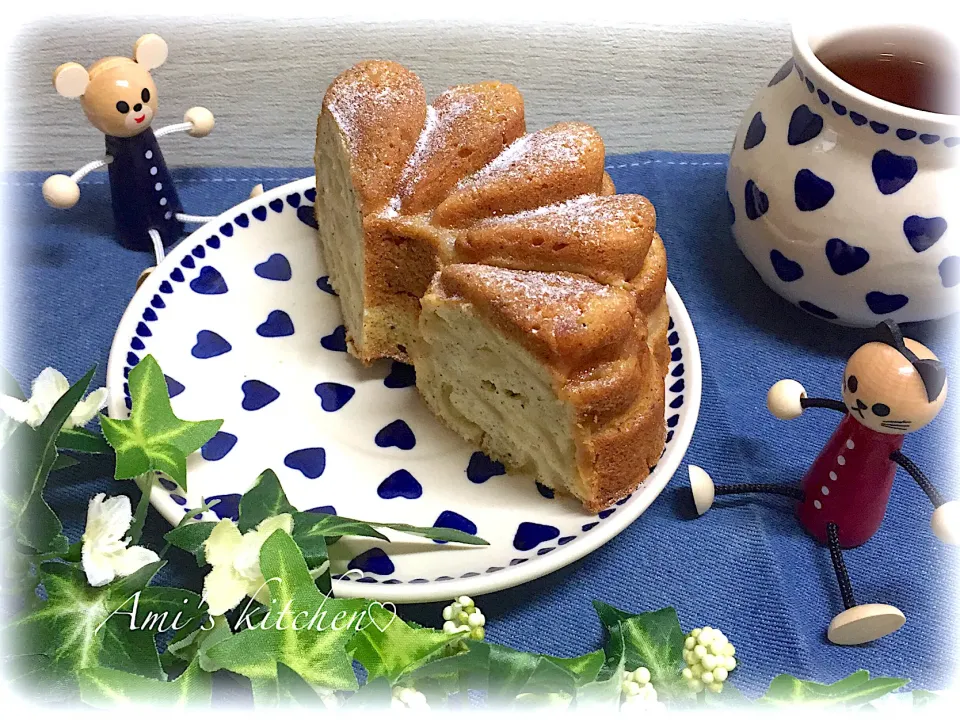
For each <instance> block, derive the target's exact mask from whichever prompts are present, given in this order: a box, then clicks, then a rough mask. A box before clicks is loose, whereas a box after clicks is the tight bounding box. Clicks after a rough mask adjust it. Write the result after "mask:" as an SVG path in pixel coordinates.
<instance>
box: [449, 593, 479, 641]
mask: <svg viewBox="0 0 960 720" xmlns="http://www.w3.org/2000/svg"><path fill="white" fill-rule="evenodd" d="M443 619H444V623H443V631H444V632H445V633H448V634H450V635H456V634H457V633H462V632H469V633H470V635H469V639H471V640H483V638H484V636H485V634H486V633H485V631H484V629H483V628H484V625H486V624H487V619H486V618H485V617H484V616H483V613H482V612H480V608H478V607H477V606H476V604H475V603H474V602H473V600H472V599H471V598H469V597H467V596H466V595H461V596H460V597H458V598H457V599H456V600H455V601H454V602H452V603H451V604H449V605H447V606H446V607H445V608H444V609H443Z"/></svg>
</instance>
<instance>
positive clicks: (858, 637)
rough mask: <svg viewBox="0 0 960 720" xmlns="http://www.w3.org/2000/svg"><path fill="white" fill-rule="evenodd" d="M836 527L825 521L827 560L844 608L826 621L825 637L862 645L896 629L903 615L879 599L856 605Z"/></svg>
mask: <svg viewBox="0 0 960 720" xmlns="http://www.w3.org/2000/svg"><path fill="white" fill-rule="evenodd" d="M839 530H840V529H839V528H838V527H837V525H836V523H828V524H827V544H828V545H829V547H830V560H831V561H832V562H833V571H834V572H835V573H836V575H837V583H838V584H839V585H840V596H841V597H842V598H843V607H844V608H845V609H844V611H843V612H842V613H840V614H839V615H837V616H836V617H835V618H833V620H832V621H831V622H830V627H829V628H828V629H827V639H828V640H830V642H832V643H833V644H835V645H862V644H863V643H868V642H871V641H872V640H878V639H880V638H882V637H884V636H885V635H889V634H890V633H892V632H894V631H896V630H899V629H900V627H901V626H902V625H903V623H904V622H906V618H905V617H904V616H903V613H902V612H900V611H899V610H898V609H897V608H895V607H894V606H893V605H883V604H879V603H871V604H869V605H857V601H856V600H855V599H854V597H853V585H852V584H851V582H850V575H849V574H848V573H847V566H846V563H844V562H843V551H842V550H841V549H840V538H839Z"/></svg>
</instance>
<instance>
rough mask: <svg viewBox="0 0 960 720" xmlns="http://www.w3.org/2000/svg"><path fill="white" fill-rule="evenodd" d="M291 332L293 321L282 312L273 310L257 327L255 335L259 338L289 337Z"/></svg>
mask: <svg viewBox="0 0 960 720" xmlns="http://www.w3.org/2000/svg"><path fill="white" fill-rule="evenodd" d="M293 332H294V330H293V320H291V319H290V316H289V315H287V313H285V312H284V311H283V310H273V311H272V312H271V313H270V314H269V315H267V319H266V320H264V321H263V322H262V323H261V324H260V325H259V326H258V327H257V335H259V336H260V337H268V338H275V337H289V336H290V335H293Z"/></svg>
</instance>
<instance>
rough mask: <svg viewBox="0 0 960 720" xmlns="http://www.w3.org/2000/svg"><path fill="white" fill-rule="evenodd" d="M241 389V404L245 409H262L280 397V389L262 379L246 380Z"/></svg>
mask: <svg viewBox="0 0 960 720" xmlns="http://www.w3.org/2000/svg"><path fill="white" fill-rule="evenodd" d="M240 389H241V390H242V391H243V402H242V403H241V404H240V405H241V407H242V408H243V409H244V410H260V409H261V408H265V407H266V406H267V405H269V404H270V403H272V402H273V401H274V400H276V399H277V398H278V397H280V391H279V390H277V389H276V388H275V387H273V386H272V385H268V384H267V383H265V382H263V381H262V380H246V381H245V382H244V383H243V385H241V386H240Z"/></svg>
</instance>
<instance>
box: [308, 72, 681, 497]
mask: <svg viewBox="0 0 960 720" xmlns="http://www.w3.org/2000/svg"><path fill="white" fill-rule="evenodd" d="M315 161H316V169H317V202H316V211H315V212H316V217H317V223H318V226H319V235H320V243H321V246H322V253H323V257H324V261H325V263H326V268H327V271H328V273H329V275H330V282H331V284H332V285H333V287H334V288H335V289H336V290H337V291H338V293H339V295H340V300H341V305H342V308H343V319H344V325H345V327H346V331H347V348H348V350H349V351H350V353H351V354H352V355H353V356H354V357H357V358H359V359H360V360H361V361H362V362H364V363H369V362H372V361H373V360H376V359H378V358H393V359H395V360H399V361H402V362H413V363H414V364H415V365H416V368H417V377H418V381H417V386H418V388H419V390H420V392H421V394H422V395H423V397H424V398H425V399H426V401H427V403H428V405H429V406H430V407H431V408H432V409H433V410H434V412H435V413H437V415H438V416H440V417H441V418H442V419H443V420H444V421H445V422H447V423H448V424H449V425H450V426H451V427H453V428H454V429H455V430H456V431H457V432H459V433H460V434H461V435H463V436H464V437H465V438H467V439H468V440H470V441H472V442H474V443H476V444H477V445H480V446H482V447H483V448H484V449H485V450H486V451H487V452H488V454H490V455H491V456H492V457H493V458H495V459H497V460H501V461H503V462H504V463H505V464H506V465H508V466H509V467H511V468H513V469H516V470H523V471H528V472H530V473H532V474H533V475H534V476H535V477H537V479H538V480H540V482H542V483H544V484H545V485H548V486H550V487H553V488H555V489H557V490H558V491H561V492H566V493H569V494H572V495H574V496H576V497H578V498H580V499H581V500H582V501H583V503H584V504H585V505H586V506H587V507H588V508H590V509H594V510H596V509H599V508H602V507H603V506H604V505H605V504H609V503H610V502H613V501H614V500H616V499H618V498H620V497H623V496H624V495H626V494H628V493H629V492H631V491H632V490H633V489H634V488H636V486H637V485H638V484H639V482H640V481H641V480H642V479H643V478H644V477H646V475H647V472H648V467H649V466H650V465H652V464H653V463H655V462H656V460H657V458H658V457H659V454H660V452H661V450H662V447H663V438H664V418H663V396H664V386H663V377H664V375H665V374H666V372H667V365H668V363H669V359H670V356H669V348H668V345H667V328H668V325H669V322H670V317H669V312H668V310H667V302H666V294H665V288H666V282H667V261H666V252H665V250H664V246H663V241H662V240H661V238H660V236H659V235H658V234H657V232H656V212H655V211H654V208H653V206H652V205H651V204H650V202H649V201H648V200H647V199H646V198H644V197H642V196H640V195H616V194H615V193H616V188H615V187H614V185H613V181H612V180H611V178H610V176H609V175H608V174H607V173H606V172H605V170H604V163H605V150H604V145H603V140H602V139H601V138H600V135H599V134H598V133H597V131H596V130H595V129H594V128H592V127H590V126H589V125H586V124H584V123H579V122H562V123H557V124H555V125H552V126H550V127H547V128H545V129H543V130H540V131H537V132H534V133H529V134H527V133H526V127H525V121H524V110H523V98H522V97H521V95H520V93H519V92H518V91H517V89H516V88H515V87H513V86H512V85H507V84H503V83H497V82H483V83H477V84H474V85H458V86H456V87H453V88H450V89H449V90H447V91H446V92H444V93H442V94H441V95H440V96H439V97H438V98H437V99H436V100H435V101H434V102H433V104H432V105H428V104H427V103H426V100H425V96H424V92H423V86H422V85H421V83H420V80H419V79H418V78H417V77H416V75H414V74H413V73H412V72H410V71H409V70H407V69H405V68H403V67H401V66H399V65H397V64H396V63H391V62H384V61H371V62H365V63H360V64H359V65H357V66H355V67H353V68H351V69H350V70H348V71H346V72H345V73H343V74H342V75H340V76H339V77H338V78H337V79H336V80H335V81H334V82H333V84H332V85H331V86H330V88H329V89H328V90H327V93H326V95H325V96H324V101H323V109H322V111H321V113H320V118H319V120H318V125H317V146H316V155H315Z"/></svg>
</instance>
